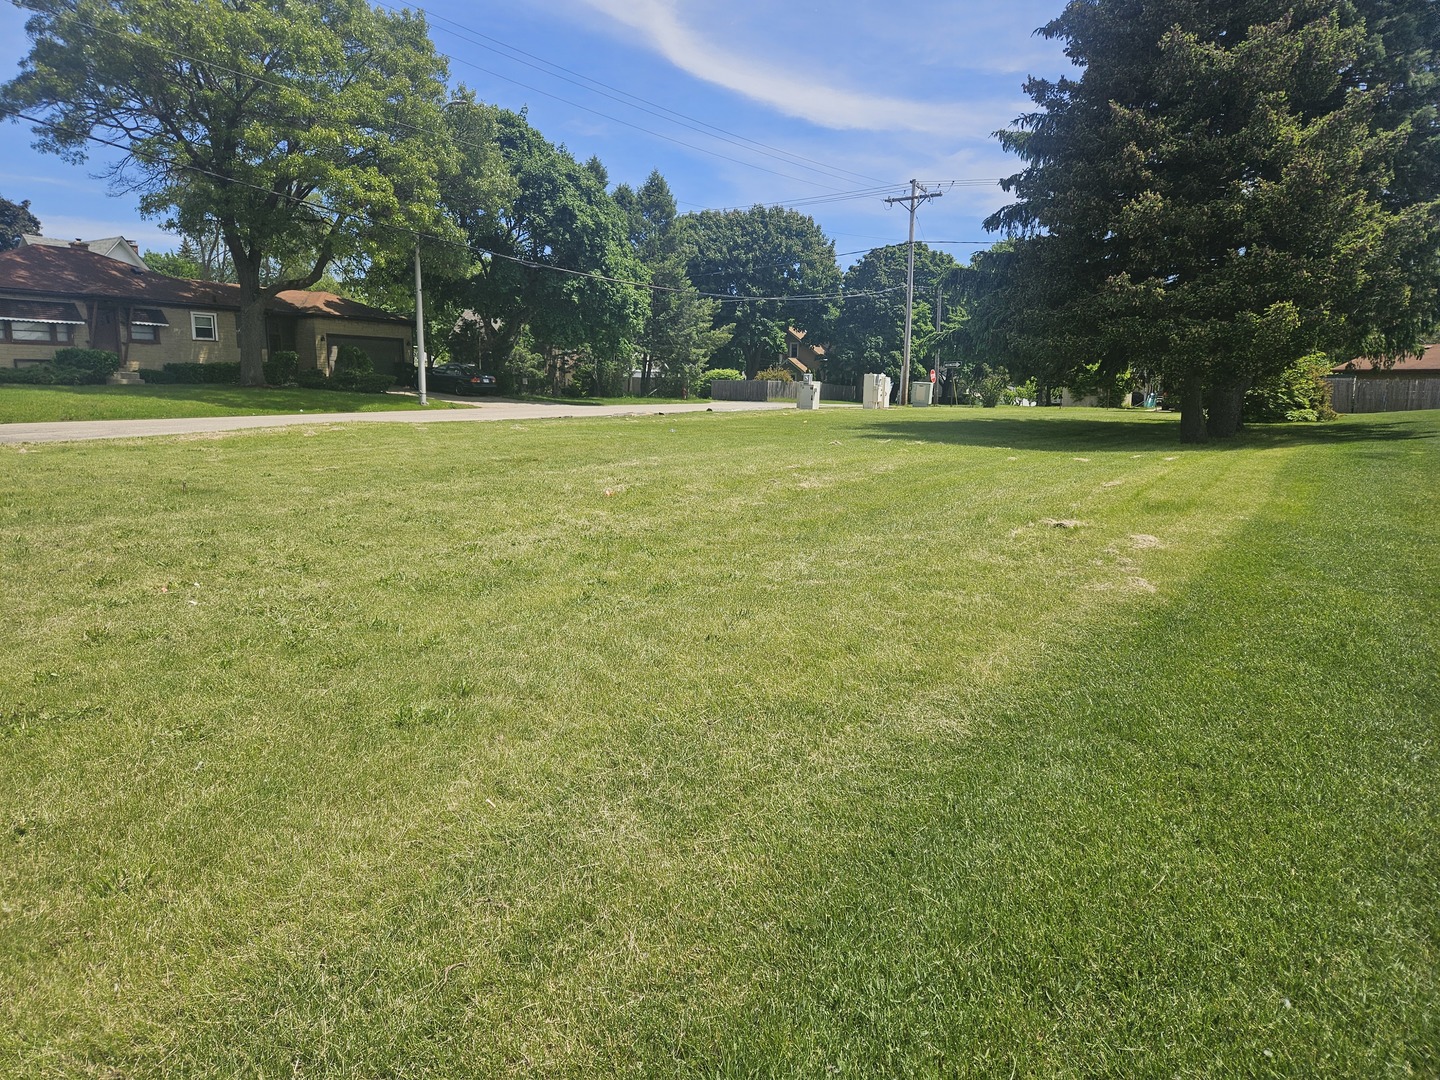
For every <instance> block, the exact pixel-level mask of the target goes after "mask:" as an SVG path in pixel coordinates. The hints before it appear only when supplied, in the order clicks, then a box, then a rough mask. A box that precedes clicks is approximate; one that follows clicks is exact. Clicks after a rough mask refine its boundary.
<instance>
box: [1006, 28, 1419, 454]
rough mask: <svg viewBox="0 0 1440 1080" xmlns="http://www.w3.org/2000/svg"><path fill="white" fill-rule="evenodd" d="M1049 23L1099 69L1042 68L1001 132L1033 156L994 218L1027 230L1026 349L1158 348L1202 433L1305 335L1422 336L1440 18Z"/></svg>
mask: <svg viewBox="0 0 1440 1080" xmlns="http://www.w3.org/2000/svg"><path fill="white" fill-rule="evenodd" d="M1361 7H1362V8H1369V9H1371V10H1372V12H1373V13H1376V14H1378V13H1379V12H1381V11H1382V10H1383V11H1384V12H1385V13H1388V14H1391V15H1394V14H1396V13H1399V12H1401V11H1402V10H1404V11H1410V12H1412V13H1413V12H1418V13H1420V14H1424V13H1426V12H1427V11H1428V10H1429V9H1433V7H1434V5H1433V4H1427V3H1424V0H1409V2H1401V3H1382V2H1380V0H1373V2H1369V3H1365V4H1362V5H1361ZM1422 21H1423V20H1422ZM1430 21H1431V22H1433V18H1432V19H1431V20H1430ZM1406 27H1408V29H1410V30H1413V25H1410V24H1406ZM1042 32H1043V33H1044V34H1045V35H1046V36H1048V37H1051V38H1057V39H1061V40H1063V41H1064V42H1065V43H1066V53H1067V55H1068V56H1070V57H1071V59H1072V60H1074V61H1075V62H1076V63H1077V64H1078V65H1080V66H1081V67H1082V68H1083V69H1084V71H1083V74H1082V75H1081V77H1080V78H1079V79H1061V80H1059V81H1057V82H1048V81H1044V80H1038V79H1032V80H1030V81H1029V82H1028V83H1027V85H1026V90H1027V93H1028V94H1029V95H1030V96H1031V97H1032V98H1033V99H1034V100H1035V101H1036V103H1037V104H1038V105H1039V106H1040V109H1039V110H1038V111H1036V112H1034V113H1031V114H1029V115H1027V116H1024V117H1021V118H1020V120H1019V121H1018V122H1017V127H1016V128H1014V129H1013V130H1010V131H1007V132H1002V133H1001V140H1002V142H1003V143H1004V145H1005V146H1006V147H1007V148H1009V149H1011V150H1013V151H1015V152H1016V153H1018V154H1019V155H1020V156H1021V157H1022V158H1024V159H1025V160H1026V161H1027V162H1028V163H1029V165H1028V167H1027V168H1026V169H1025V170H1024V171H1023V172H1022V173H1020V174H1018V175H1017V176H1014V177H1011V178H1010V179H1009V180H1008V181H1006V187H1007V190H1011V191H1014V192H1015V193H1016V194H1017V195H1018V197H1019V198H1018V201H1017V202H1015V203H1014V204H1012V205H1011V206H1008V207H1006V208H1005V209H1003V210H1002V211H1000V212H999V213H997V214H996V215H994V216H993V217H992V218H991V219H990V220H989V221H988V222H987V225H988V226H989V227H991V228H1003V229H1005V230H1007V231H1008V232H1009V233H1010V234H1011V235H1012V236H1016V237H1017V238H1018V242H1017V244H1016V245H1015V249H1014V254H1013V258H1008V259H1007V260H1006V262H1007V265H1006V266H1005V268H1004V269H1005V272H1006V276H1007V277H1008V280H1009V282H1010V284H1011V285H1012V286H1013V287H1018V288H1023V289H1024V290H1025V293H1026V295H1025V303H1024V305H1023V306H1024V308H1025V311H1024V315H1023V322H1024V324H1025V328H1024V331H1023V333H1024V334H1025V335H1028V336H1029V337H1030V338H1031V339H1032V344H1031V346H1030V347H1029V350H1028V351H1030V352H1031V353H1032V354H1033V353H1038V352H1040V351H1043V350H1044V349H1049V350H1050V351H1051V352H1052V353H1054V354H1058V355H1063V356H1065V357H1067V359H1068V360H1070V361H1072V362H1075V363H1084V364H1093V363H1096V362H1098V363H1099V364H1100V365H1101V366H1102V368H1103V369H1109V370H1121V369H1123V368H1125V367H1131V366H1144V367H1149V368H1150V369H1151V370H1157V371H1159V372H1160V373H1161V375H1162V376H1163V378H1164V379H1165V381H1166V383H1167V385H1168V386H1169V387H1170V389H1171V390H1172V392H1178V395H1179V397H1180V400H1181V406H1182V416H1181V435H1182V438H1184V439H1186V440H1189V441H1201V440H1203V439H1204V438H1206V437H1207V434H1208V435H1209V436H1215V437H1223V436H1226V435H1229V434H1233V432H1234V431H1235V430H1236V428H1237V426H1238V424H1239V420H1240V402H1241V400H1242V398H1243V394H1244V390H1245V388H1246V387H1247V386H1248V385H1250V384H1252V383H1253V382H1255V381H1257V380H1259V379H1262V378H1265V377H1267V376H1270V375H1273V374H1275V373H1277V372H1279V371H1282V370H1284V369H1285V368H1286V367H1287V366H1288V365H1289V364H1291V363H1292V362H1293V361H1295V360H1296V359H1297V358H1299V357H1300V356H1303V355H1305V354H1306V353H1309V352H1312V351H1314V350H1316V349H1326V350H1333V351H1334V352H1336V353H1338V354H1345V353H1349V354H1350V355H1355V354H1356V353H1359V352H1368V353H1370V354H1372V355H1394V354H1396V353H1399V352H1401V351H1403V350H1405V349H1408V348H1412V347H1413V346H1414V345H1415V344H1416V342H1417V340H1418V335H1419V333H1420V332H1421V330H1422V328H1423V327H1424V326H1425V324H1427V323H1429V322H1431V321H1433V319H1434V314H1435V301H1436V284H1437V277H1440V274H1437V269H1440V267H1437V254H1436V253H1437V240H1440V232H1437V228H1440V216H1437V204H1436V201H1435V198H1436V194H1437V192H1436V185H1437V182H1440V181H1437V179H1436V177H1435V176H1434V175H1433V174H1427V172H1426V169H1425V167H1424V163H1425V162H1429V161H1431V160H1432V159H1433V155H1434V149H1433V147H1430V148H1428V149H1427V148H1426V146H1425V145H1424V140H1425V138H1427V137H1431V136H1433V125H1434V115H1433V112H1430V113H1428V114H1427V112H1426V109H1427V108H1429V105H1430V104H1433V101H1434V91H1433V85H1434V84H1433V77H1434V70H1433V57H1434V53H1433V42H1432V43H1431V45H1432V50H1431V51H1430V52H1428V53H1426V52H1425V49H1424V48H1423V47H1421V46H1420V45H1417V44H1414V42H1412V45H1414V47H1413V48H1412V49H1411V50H1410V52H1409V53H1405V54H1403V55H1402V53H1401V51H1398V50H1397V51H1396V52H1387V51H1386V48H1385V41H1384V35H1383V33H1382V32H1381V31H1380V30H1379V29H1375V28H1367V25H1366V23H1365V22H1363V21H1362V20H1361V19H1359V18H1358V17H1357V16H1356V9H1355V8H1354V7H1352V6H1351V5H1350V4H1348V3H1342V2H1326V0H1308V2H1299V3H1296V4H1294V5H1293V6H1291V7H1289V8H1285V9H1279V10H1277V9H1276V7H1275V5H1273V4H1268V3H1264V2H1263V0H1161V2H1158V3H1157V2H1153V0H1072V2H1071V3H1070V4H1068V5H1067V7H1066V8H1065V10H1064V12H1063V13H1062V14H1061V15H1060V17H1059V18H1057V19H1055V20H1054V21H1053V22H1051V23H1050V24H1049V25H1048V26H1046V27H1044V28H1043V31H1042ZM1421 56H1428V57H1429V58H1430V59H1429V63H1431V65H1432V66H1431V67H1430V69H1429V70H1428V71H1426V70H1417V69H1416V64H1417V63H1419V62H1420V61H1419V60H1418V59H1417V57H1421ZM1427 80H1429V81H1428V82H1427ZM1402 84H1403V85H1402ZM1425 87H1428V89H1425ZM1427 102H1428V103H1429V104H1427ZM1426 125H1429V131H1430V133H1431V135H1430V136H1427V135H1426ZM1001 306H1002V307H1008V308H1010V309H1011V310H1012V312H1013V309H1014V307H1015V304H1014V297H1013V296H1011V297H1008V298H1005V299H1002V301H1001ZM999 321H1000V322H1003V321H1004V320H1003V319H1002V320H999ZM986 322H987V320H986V319H984V318H982V319H981V321H980V324H981V325H984V324H986ZM1010 324H1011V330H1012V331H1014V330H1017V329H1018V326H1017V320H1015V319H1013V318H1012V319H1011V320H1010ZM1011 343H1012V345H1013V344H1015V342H1014V340H1013V338H1012V342H1011Z"/></svg>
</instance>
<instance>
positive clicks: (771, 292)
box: [679, 206, 840, 378]
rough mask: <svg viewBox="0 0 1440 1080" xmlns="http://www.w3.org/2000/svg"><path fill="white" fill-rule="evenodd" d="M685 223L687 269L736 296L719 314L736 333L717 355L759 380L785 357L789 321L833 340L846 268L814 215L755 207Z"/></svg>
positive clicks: (709, 213)
mask: <svg viewBox="0 0 1440 1080" xmlns="http://www.w3.org/2000/svg"><path fill="white" fill-rule="evenodd" d="M679 228H680V229H681V236H682V239H683V242H684V243H686V244H687V245H688V246H689V247H690V249H691V252H692V253H691V255H690V258H689V262H688V264H687V268H686V272H687V274H688V276H689V278H690V280H691V281H692V282H694V283H695V287H696V288H697V289H699V290H700V292H702V293H712V294H719V295H721V296H725V297H735V298H736V299H735V301H734V302H729V301H726V302H724V305H723V306H724V310H723V311H722V312H721V313H720V314H717V315H716V320H717V322H718V321H721V320H723V321H724V322H733V323H734V325H735V330H734V336H733V337H732V338H731V339H730V342H729V344H728V345H726V346H725V348H723V349H721V350H720V352H719V354H718V355H719V356H720V357H721V358H722V361H721V362H722V363H723V362H727V361H728V362H729V363H730V364H731V365H733V366H734V367H737V368H742V369H743V370H744V371H745V374H746V375H748V376H750V377H751V378H753V377H754V375H755V373H756V372H757V371H758V370H760V368H762V367H766V366H768V365H770V364H772V363H774V362H775V361H776V360H777V359H778V358H779V357H780V356H781V355H782V353H783V351H784V348H785V328H786V326H795V327H798V328H800V329H803V330H805V331H807V333H809V334H810V335H813V336H812V338H811V340H819V341H823V340H824V339H825V338H826V336H827V335H828V331H829V328H830V321H831V319H832V318H833V317H834V314H835V303H834V300H835V298H836V297H837V295H838V293H839V291H840V269H839V267H837V266H836V265H835V244H834V242H833V241H831V240H829V239H828V238H826V236H825V234H824V233H823V232H821V230H820V226H819V225H817V224H816V223H815V219H814V218H811V217H809V216H807V215H805V214H802V213H800V212H799V211H797V210H788V209H784V208H781V207H767V206H755V207H752V208H750V209H749V210H725V211H719V210H704V211H701V212H700V213H698V214H686V215H685V216H684V217H682V218H680V221H679ZM815 297H819V298H821V299H818V300H817V299H813V298H815ZM802 298H803V299H802Z"/></svg>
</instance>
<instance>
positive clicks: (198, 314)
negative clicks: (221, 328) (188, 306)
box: [190, 311, 220, 341]
mask: <svg viewBox="0 0 1440 1080" xmlns="http://www.w3.org/2000/svg"><path fill="white" fill-rule="evenodd" d="M190 336H191V337H192V338H194V339H195V340H196V341H218V340H219V339H220V334H219V332H218V328H217V327H216V325H215V316H214V315H211V314H209V313H207V312H203V311H192V312H191V313H190Z"/></svg>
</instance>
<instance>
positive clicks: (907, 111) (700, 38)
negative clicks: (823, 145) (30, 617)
mask: <svg viewBox="0 0 1440 1080" xmlns="http://www.w3.org/2000/svg"><path fill="white" fill-rule="evenodd" d="M586 2H587V3H588V4H589V5H590V6H591V7H593V8H595V9H596V10H597V11H600V12H602V13H603V14H605V15H607V16H609V17H610V18H612V19H614V20H616V21H617V22H620V23H622V24H624V25H625V26H628V27H630V28H631V29H633V30H635V31H638V32H639V33H640V34H641V35H643V37H644V38H645V39H646V40H647V41H648V42H649V44H650V45H651V47H652V48H654V49H655V51H657V52H658V53H660V55H661V56H663V57H664V58H665V59H666V60H668V61H669V62H670V63H672V64H674V65H675V66H676V67H678V68H680V69H681V70H683V71H685V72H687V73H689V74H690V75H693V76H694V77H696V78H698V79H703V80H705V81H706V82H709V83H713V84H714V85H716V86H723V87H724V88H726V89H727V90H732V91H734V92H735V93H737V94H743V95H744V96H746V97H748V98H750V99H751V100H754V101H759V102H762V103H763V104H765V105H768V106H770V107H771V108H773V109H776V110H777V111H779V112H781V113H784V114H785V115H787V116H793V117H796V118H798V119H802V120H808V121H810V122H811V123H813V124H818V125H820V126H822V127H827V128H832V129H836V130H851V131H855V130H859V131H886V130H889V131H894V130H906V131H915V132H923V133H926V134H934V135H947V136H951V137H955V136H962V137H963V136H970V137H976V138H985V137H987V136H988V135H989V134H990V132H992V131H993V130H995V128H996V127H998V126H1000V124H1001V123H1003V122H1004V120H1006V119H1008V118H1009V117H1008V116H1004V115H1003V114H1004V113H1005V110H1006V109H1008V108H1010V105H1009V103H1008V102H1006V103H1000V102H984V103H980V104H978V106H977V105H976V104H961V103H958V102H935V101H912V100H907V99H905V98H901V97H892V96H889V95H884V94H872V93H866V92H863V91H859V90H854V89H850V88H847V87H844V86H840V85H836V84H833V83H828V82H825V81H824V80H823V79H822V78H821V77H818V76H816V75H815V74H814V72H813V70H812V71H807V72H805V73H804V74H803V75H801V74H796V73H794V72H793V71H792V70H788V69H787V68H786V67H785V66H783V65H781V64H776V63H765V62H762V61H759V60H757V59H755V58H754V57H753V56H746V55H742V54H741V53H739V52H737V51H736V50H734V49H729V48H726V47H725V46H724V45H722V44H719V43H717V42H715V41H712V40H709V39H707V37H706V36H705V34H704V33H703V32H702V31H701V30H699V29H697V28H695V27H693V26H690V25H687V24H686V22H685V21H684V20H683V19H682V18H681V15H680V12H679V10H678V5H677V4H676V2H675V0H586ZM997 117H998V118H1000V119H998V120H997Z"/></svg>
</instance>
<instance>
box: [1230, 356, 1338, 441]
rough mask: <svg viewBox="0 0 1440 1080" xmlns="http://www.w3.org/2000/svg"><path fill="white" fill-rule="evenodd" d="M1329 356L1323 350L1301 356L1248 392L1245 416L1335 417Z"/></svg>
mask: <svg viewBox="0 0 1440 1080" xmlns="http://www.w3.org/2000/svg"><path fill="white" fill-rule="evenodd" d="M1328 374H1330V358H1329V357H1328V356H1326V355H1325V354H1324V353H1311V354H1310V355H1309V356H1302V357H1301V358H1300V359H1299V360H1296V361H1295V362H1294V363H1293V364H1291V365H1290V366H1289V367H1287V368H1286V369H1285V370H1284V371H1282V372H1281V373H1280V374H1279V375H1276V376H1274V377H1273V378H1270V379H1266V380H1265V381H1264V382H1261V383H1258V384H1257V385H1255V386H1252V387H1251V388H1250V389H1249V390H1248V391H1246V393H1245V419H1246V420H1249V421H1251V422H1253V423H1259V424H1264V423H1279V422H1280V421H1287V420H1288V421H1309V422H1312V423H1313V422H1315V421H1317V420H1334V419H1335V417H1336V415H1337V414H1336V412H1335V410H1334V409H1332V408H1331V407H1330V384H1329V383H1328V382H1326V381H1325V376H1326V375H1328Z"/></svg>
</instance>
